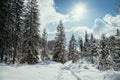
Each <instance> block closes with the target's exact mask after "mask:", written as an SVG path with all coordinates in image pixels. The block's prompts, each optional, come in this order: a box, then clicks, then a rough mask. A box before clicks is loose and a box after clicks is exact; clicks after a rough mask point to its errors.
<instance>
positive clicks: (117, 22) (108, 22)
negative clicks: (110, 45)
mask: <svg viewBox="0 0 120 80" xmlns="http://www.w3.org/2000/svg"><path fill="white" fill-rule="evenodd" d="M117 28H120V15H116V16H112V15H110V14H106V15H105V17H104V18H103V19H96V20H95V22H94V27H93V30H94V34H95V36H96V37H97V38H100V37H101V34H103V33H104V34H105V35H106V36H111V35H114V34H116V29H117Z"/></svg>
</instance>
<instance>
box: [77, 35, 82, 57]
mask: <svg viewBox="0 0 120 80" xmlns="http://www.w3.org/2000/svg"><path fill="white" fill-rule="evenodd" d="M78 42H79V49H80V57H81V59H82V58H83V40H82V38H81V37H79V40H78Z"/></svg>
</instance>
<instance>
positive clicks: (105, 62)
mask: <svg viewBox="0 0 120 80" xmlns="http://www.w3.org/2000/svg"><path fill="white" fill-rule="evenodd" d="M99 47H100V50H99V65H98V68H99V69H100V70H108V69H111V68H113V66H112V65H113V64H112V62H111V60H110V58H111V55H110V50H109V46H108V39H107V38H106V37H105V35H104V34H103V35H102V40H101V41H100V45H99Z"/></svg>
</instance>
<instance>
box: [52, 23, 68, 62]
mask: <svg viewBox="0 0 120 80" xmlns="http://www.w3.org/2000/svg"><path fill="white" fill-rule="evenodd" d="M65 42H66V38H65V30H64V27H63V23H62V21H60V23H59V25H58V27H57V34H56V37H55V45H54V50H53V53H54V55H53V60H54V61H57V62H61V63H64V62H65V59H64V56H65Z"/></svg>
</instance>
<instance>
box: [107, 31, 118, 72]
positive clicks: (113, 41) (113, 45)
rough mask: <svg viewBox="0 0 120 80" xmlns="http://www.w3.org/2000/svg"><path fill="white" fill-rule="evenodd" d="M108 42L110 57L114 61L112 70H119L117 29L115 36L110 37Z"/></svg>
mask: <svg viewBox="0 0 120 80" xmlns="http://www.w3.org/2000/svg"><path fill="white" fill-rule="evenodd" d="M109 42H111V45H110V47H111V51H110V53H111V55H112V60H113V61H114V70H117V71H119V70H120V33H119V29H117V33H116V35H114V36H112V37H110V40H109Z"/></svg>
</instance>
